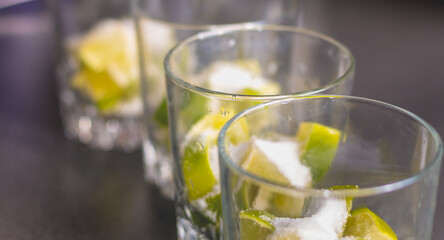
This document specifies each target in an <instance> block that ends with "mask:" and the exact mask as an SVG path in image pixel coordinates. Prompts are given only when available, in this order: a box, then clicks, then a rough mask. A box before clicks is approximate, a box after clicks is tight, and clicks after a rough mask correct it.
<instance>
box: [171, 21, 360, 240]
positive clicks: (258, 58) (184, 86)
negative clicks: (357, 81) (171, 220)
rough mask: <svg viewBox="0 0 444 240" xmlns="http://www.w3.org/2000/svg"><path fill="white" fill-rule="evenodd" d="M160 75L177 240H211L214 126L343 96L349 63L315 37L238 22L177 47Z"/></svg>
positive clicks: (214, 225)
mask: <svg viewBox="0 0 444 240" xmlns="http://www.w3.org/2000/svg"><path fill="white" fill-rule="evenodd" d="M165 71H166V76H167V96H168V99H167V105H168V111H169V112H168V113H169V123H170V124H169V126H170V132H171V147H172V149H171V151H172V153H173V159H174V173H173V176H174V178H175V183H176V192H175V198H176V199H175V200H176V201H177V202H176V206H177V217H178V222H177V224H178V234H179V239H217V238H218V236H219V235H220V232H219V231H220V222H219V220H220V188H219V170H218V166H219V165H218V158H217V146H216V138H217V134H218V133H219V130H220V128H221V127H222V125H223V124H224V123H225V122H226V121H227V120H228V119H229V118H231V117H232V116H234V114H236V113H238V112H240V111H241V110H243V109H245V108H247V107H250V106H253V105H255V104H258V103H260V102H264V101H270V100H273V99H282V98H285V97H288V96H304V95H310V94H316V93H331V94H339V93H341V94H349V93H350V91H351V86H352V80H353V73H354V60H353V57H352V55H351V53H350V52H349V51H348V50H347V48H345V47H344V46H343V45H341V44H340V43H338V42H336V41H335V40H333V39H331V38H329V37H327V36H324V35H322V34H318V33H314V32H311V31H307V30H302V29H297V28H292V27H284V26H273V25H255V24H246V25H241V26H236V27H227V28H219V29H216V30H214V31H210V32H203V33H199V34H197V35H195V36H193V37H191V38H189V39H187V40H185V41H183V42H181V43H180V44H179V45H178V46H176V47H175V48H174V49H173V50H171V51H170V52H169V54H168V55H167V57H166V59H165ZM241 140H242V136H239V137H238V138H237V137H235V138H234V141H241Z"/></svg>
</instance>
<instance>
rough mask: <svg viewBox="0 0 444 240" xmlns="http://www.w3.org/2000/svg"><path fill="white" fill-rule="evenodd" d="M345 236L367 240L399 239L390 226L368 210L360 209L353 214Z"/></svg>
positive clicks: (346, 227) (348, 222)
mask: <svg viewBox="0 0 444 240" xmlns="http://www.w3.org/2000/svg"><path fill="white" fill-rule="evenodd" d="M343 236H345V237H347V236H352V237H357V238H362V239H366V240H396V239H398V237H397V236H396V234H395V232H394V231H393V230H392V229H391V228H390V226H389V225H388V224H387V223H386V222H385V221H384V220H382V218H380V217H379V216H378V215H376V214H375V213H374V212H372V211H371V210H370V209H368V208H359V209H355V210H353V211H352V212H351V216H350V217H349V218H348V220H347V224H346V226H345V230H344V235H343Z"/></svg>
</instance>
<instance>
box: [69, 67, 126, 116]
mask: <svg viewBox="0 0 444 240" xmlns="http://www.w3.org/2000/svg"><path fill="white" fill-rule="evenodd" d="M71 85H72V86H73V87H74V88H77V89H81V90H82V91H83V92H85V93H86V94H87V95H88V96H89V97H90V98H91V99H92V100H93V101H94V103H95V104H96V106H97V108H98V109H99V110H100V111H102V112H103V111H107V110H109V109H111V108H112V107H114V106H115V104H116V103H117V102H118V101H119V100H120V99H121V98H122V97H124V96H125V95H127V92H128V93H129V92H130V91H131V89H130V88H129V89H125V88H122V87H120V86H119V85H117V84H116V83H115V82H114V80H113V79H112V77H111V76H110V75H109V74H108V72H94V71H92V70H90V69H84V70H82V71H79V72H77V74H76V75H74V77H73V79H72V82H71Z"/></svg>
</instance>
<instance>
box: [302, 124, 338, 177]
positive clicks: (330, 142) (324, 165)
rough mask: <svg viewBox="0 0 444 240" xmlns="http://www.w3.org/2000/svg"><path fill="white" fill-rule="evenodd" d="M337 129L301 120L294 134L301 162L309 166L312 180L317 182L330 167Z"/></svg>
mask: <svg viewBox="0 0 444 240" xmlns="http://www.w3.org/2000/svg"><path fill="white" fill-rule="evenodd" d="M340 136H341V132H340V131H339V130H338V129H335V128H331V127H327V126H324V125H322V124H319V123H314V122H302V123H301V124H300V125H299V131H298V133H297V135H296V139H297V141H298V142H299V143H300V152H301V153H302V155H301V162H302V163H303V164H304V165H306V166H308V167H310V170H311V174H312V177H313V182H314V183H317V182H319V181H320V180H321V179H322V177H324V175H325V174H326V173H327V171H328V169H330V166H331V163H332V161H333V159H334V157H335V154H336V150H337V148H338V144H339V137H340Z"/></svg>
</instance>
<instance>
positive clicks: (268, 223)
mask: <svg viewBox="0 0 444 240" xmlns="http://www.w3.org/2000/svg"><path fill="white" fill-rule="evenodd" d="M274 218H275V217H274V216H273V215H271V214H269V213H267V212H264V211H260V210H253V209H247V210H243V211H240V212H239V221H240V239H241V240H265V239H267V237H268V236H269V235H270V234H272V233H273V232H274V230H275V228H274V226H273V225H272V221H273V219H274Z"/></svg>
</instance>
